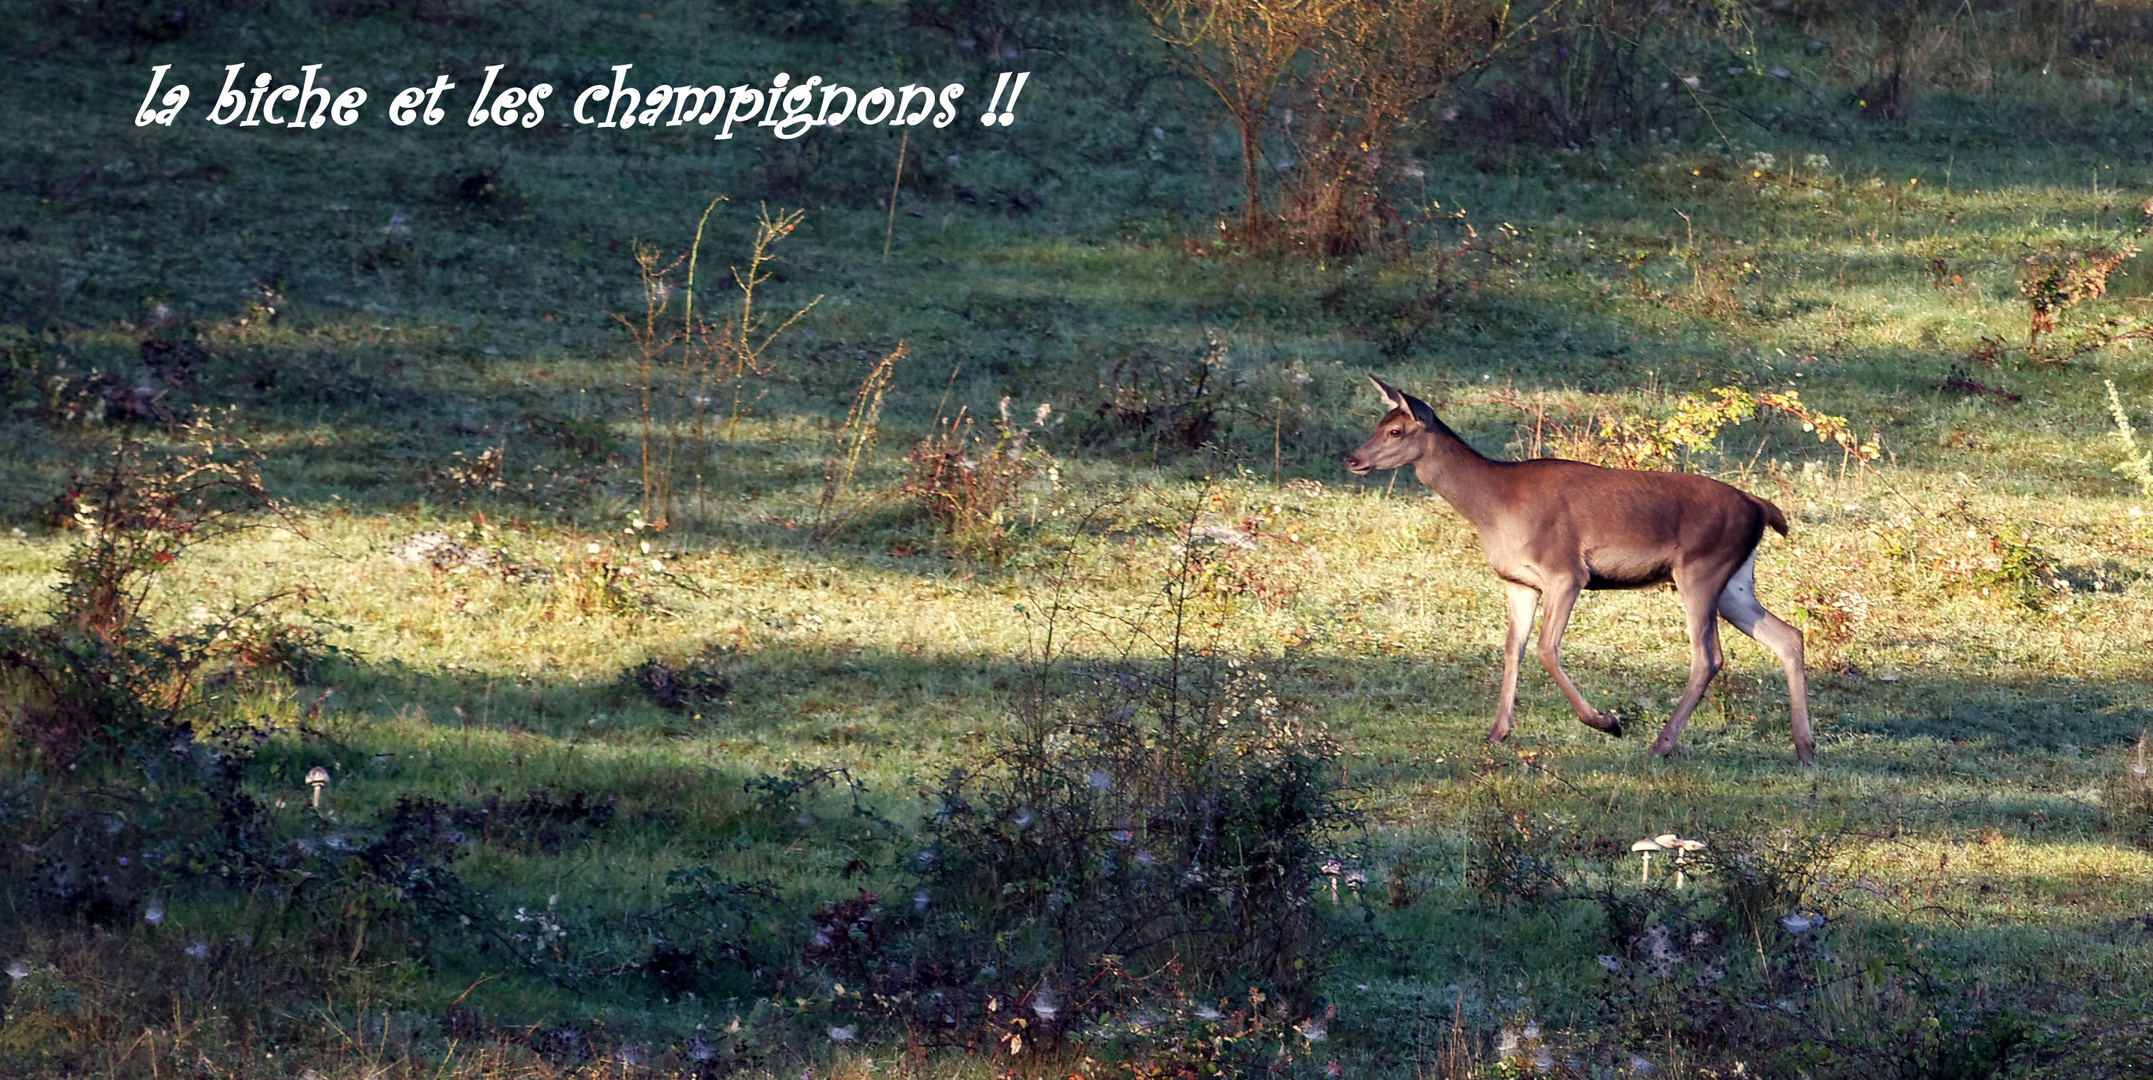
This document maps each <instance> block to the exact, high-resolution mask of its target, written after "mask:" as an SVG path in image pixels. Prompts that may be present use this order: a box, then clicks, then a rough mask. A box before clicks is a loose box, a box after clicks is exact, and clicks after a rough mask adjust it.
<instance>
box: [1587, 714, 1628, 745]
mask: <svg viewBox="0 0 2153 1080" xmlns="http://www.w3.org/2000/svg"><path fill="white" fill-rule="evenodd" d="M1580 719H1583V720H1584V722H1585V726H1586V727H1589V728H1591V729H1593V730H1594V731H1604V732H1607V733H1608V734H1609V735H1612V736H1614V737H1615V738H1618V739H1619V738H1621V737H1622V718H1621V717H1619V716H1616V715H1615V714H1614V713H1594V714H1592V716H1590V717H1581V718H1580Z"/></svg>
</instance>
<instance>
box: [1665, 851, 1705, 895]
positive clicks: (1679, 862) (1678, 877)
mask: <svg viewBox="0 0 2153 1080" xmlns="http://www.w3.org/2000/svg"><path fill="white" fill-rule="evenodd" d="M1673 846H1674V848H1675V888H1677V889H1679V888H1681V887H1682V868H1683V867H1686V866H1688V865H1689V863H1690V853H1691V852H1693V851H1703V850H1704V841H1702V840H1676V841H1675V842H1674V845H1673Z"/></svg>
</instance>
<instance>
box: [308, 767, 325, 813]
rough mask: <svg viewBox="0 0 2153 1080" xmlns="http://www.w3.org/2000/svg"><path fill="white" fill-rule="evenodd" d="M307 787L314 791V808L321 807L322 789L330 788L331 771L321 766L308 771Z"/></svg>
mask: <svg viewBox="0 0 2153 1080" xmlns="http://www.w3.org/2000/svg"><path fill="white" fill-rule="evenodd" d="M307 786H308V787H310V788H313V789H314V806H315V808H317V809H319V808H320V807H321V789H323V788H325V787H328V786H329V770H327V769H324V768H322V767H321V766H319V765H316V766H314V767H313V768H311V769H308V770H307Z"/></svg>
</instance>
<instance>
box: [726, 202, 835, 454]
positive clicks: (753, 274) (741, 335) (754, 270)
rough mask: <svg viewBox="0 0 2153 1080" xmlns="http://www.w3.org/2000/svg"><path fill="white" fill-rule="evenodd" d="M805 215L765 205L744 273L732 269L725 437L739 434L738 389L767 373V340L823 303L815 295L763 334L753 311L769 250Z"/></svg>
mask: <svg viewBox="0 0 2153 1080" xmlns="http://www.w3.org/2000/svg"><path fill="white" fill-rule="evenodd" d="M806 216H807V211H805V210H786V209H784V208H783V207H780V208H779V209H778V212H777V216H775V217H772V216H771V215H770V208H769V207H768V206H764V207H763V208H762V211H761V213H760V214H759V215H758V216H757V217H756V219H755V242H754V243H753V244H752V245H750V246H749V248H748V269H747V272H746V273H744V274H743V273H741V271H740V268H739V267H734V268H733V283H734V284H736V285H738V286H739V287H740V317H739V318H738V319H736V320H734V321H732V322H730V323H728V324H727V325H726V328H725V331H726V332H725V333H723V334H722V335H721V339H722V342H723V345H724V348H725V351H726V352H727V353H728V354H729V355H730V356H731V357H732V360H733V411H732V417H731V419H730V420H729V421H728V422H727V426H726V438H728V439H732V438H736V437H737V436H738V434H739V427H740V392H741V387H742V386H743V385H744V384H745V382H746V379H747V375H748V373H749V372H753V373H755V374H757V375H767V374H769V372H770V368H769V367H768V366H767V365H765V364H764V363H763V354H764V352H765V351H767V350H768V349H769V348H770V343H771V342H773V341H775V340H777V336H778V335H779V334H782V333H784V332H785V331H786V330H789V329H791V328H792V324H794V323H796V322H799V321H800V320H801V319H802V318H804V317H806V315H807V313H808V312H810V311H812V310H814V308H815V305H816V304H819V303H822V297H821V296H820V295H818V296H816V297H815V298H814V299H813V300H810V301H808V302H807V303H806V304H805V305H803V306H802V307H801V308H800V310H798V311H795V312H793V313H792V314H791V315H790V316H789V317H787V318H786V319H785V321H784V322H782V323H779V324H778V325H777V328H776V329H774V330H771V331H770V332H768V333H763V325H764V322H765V320H764V317H763V316H760V315H757V314H756V313H755V290H756V288H757V287H759V286H760V285H762V283H763V282H765V281H768V280H770V272H769V271H768V270H765V269H763V267H764V266H766V265H768V263H769V262H770V260H771V258H773V256H772V255H771V253H770V249H771V248H772V247H774V246H776V244H777V242H778V241H779V240H782V239H784V238H785V237H786V236H789V235H791V233H792V231H793V229H794V228H796V227H797V226H798V225H799V224H800V219H801V218H803V217H806ZM758 334H760V335H761V336H762V340H761V341H756V340H755V338H756V335H758Z"/></svg>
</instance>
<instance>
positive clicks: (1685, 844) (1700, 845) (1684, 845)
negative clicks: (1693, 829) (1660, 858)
mask: <svg viewBox="0 0 2153 1080" xmlns="http://www.w3.org/2000/svg"><path fill="white" fill-rule="evenodd" d="M1675 846H1676V847H1679V848H1681V849H1682V850H1684V851H1703V850H1704V841H1702V840H1679V841H1676V842H1675Z"/></svg>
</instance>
